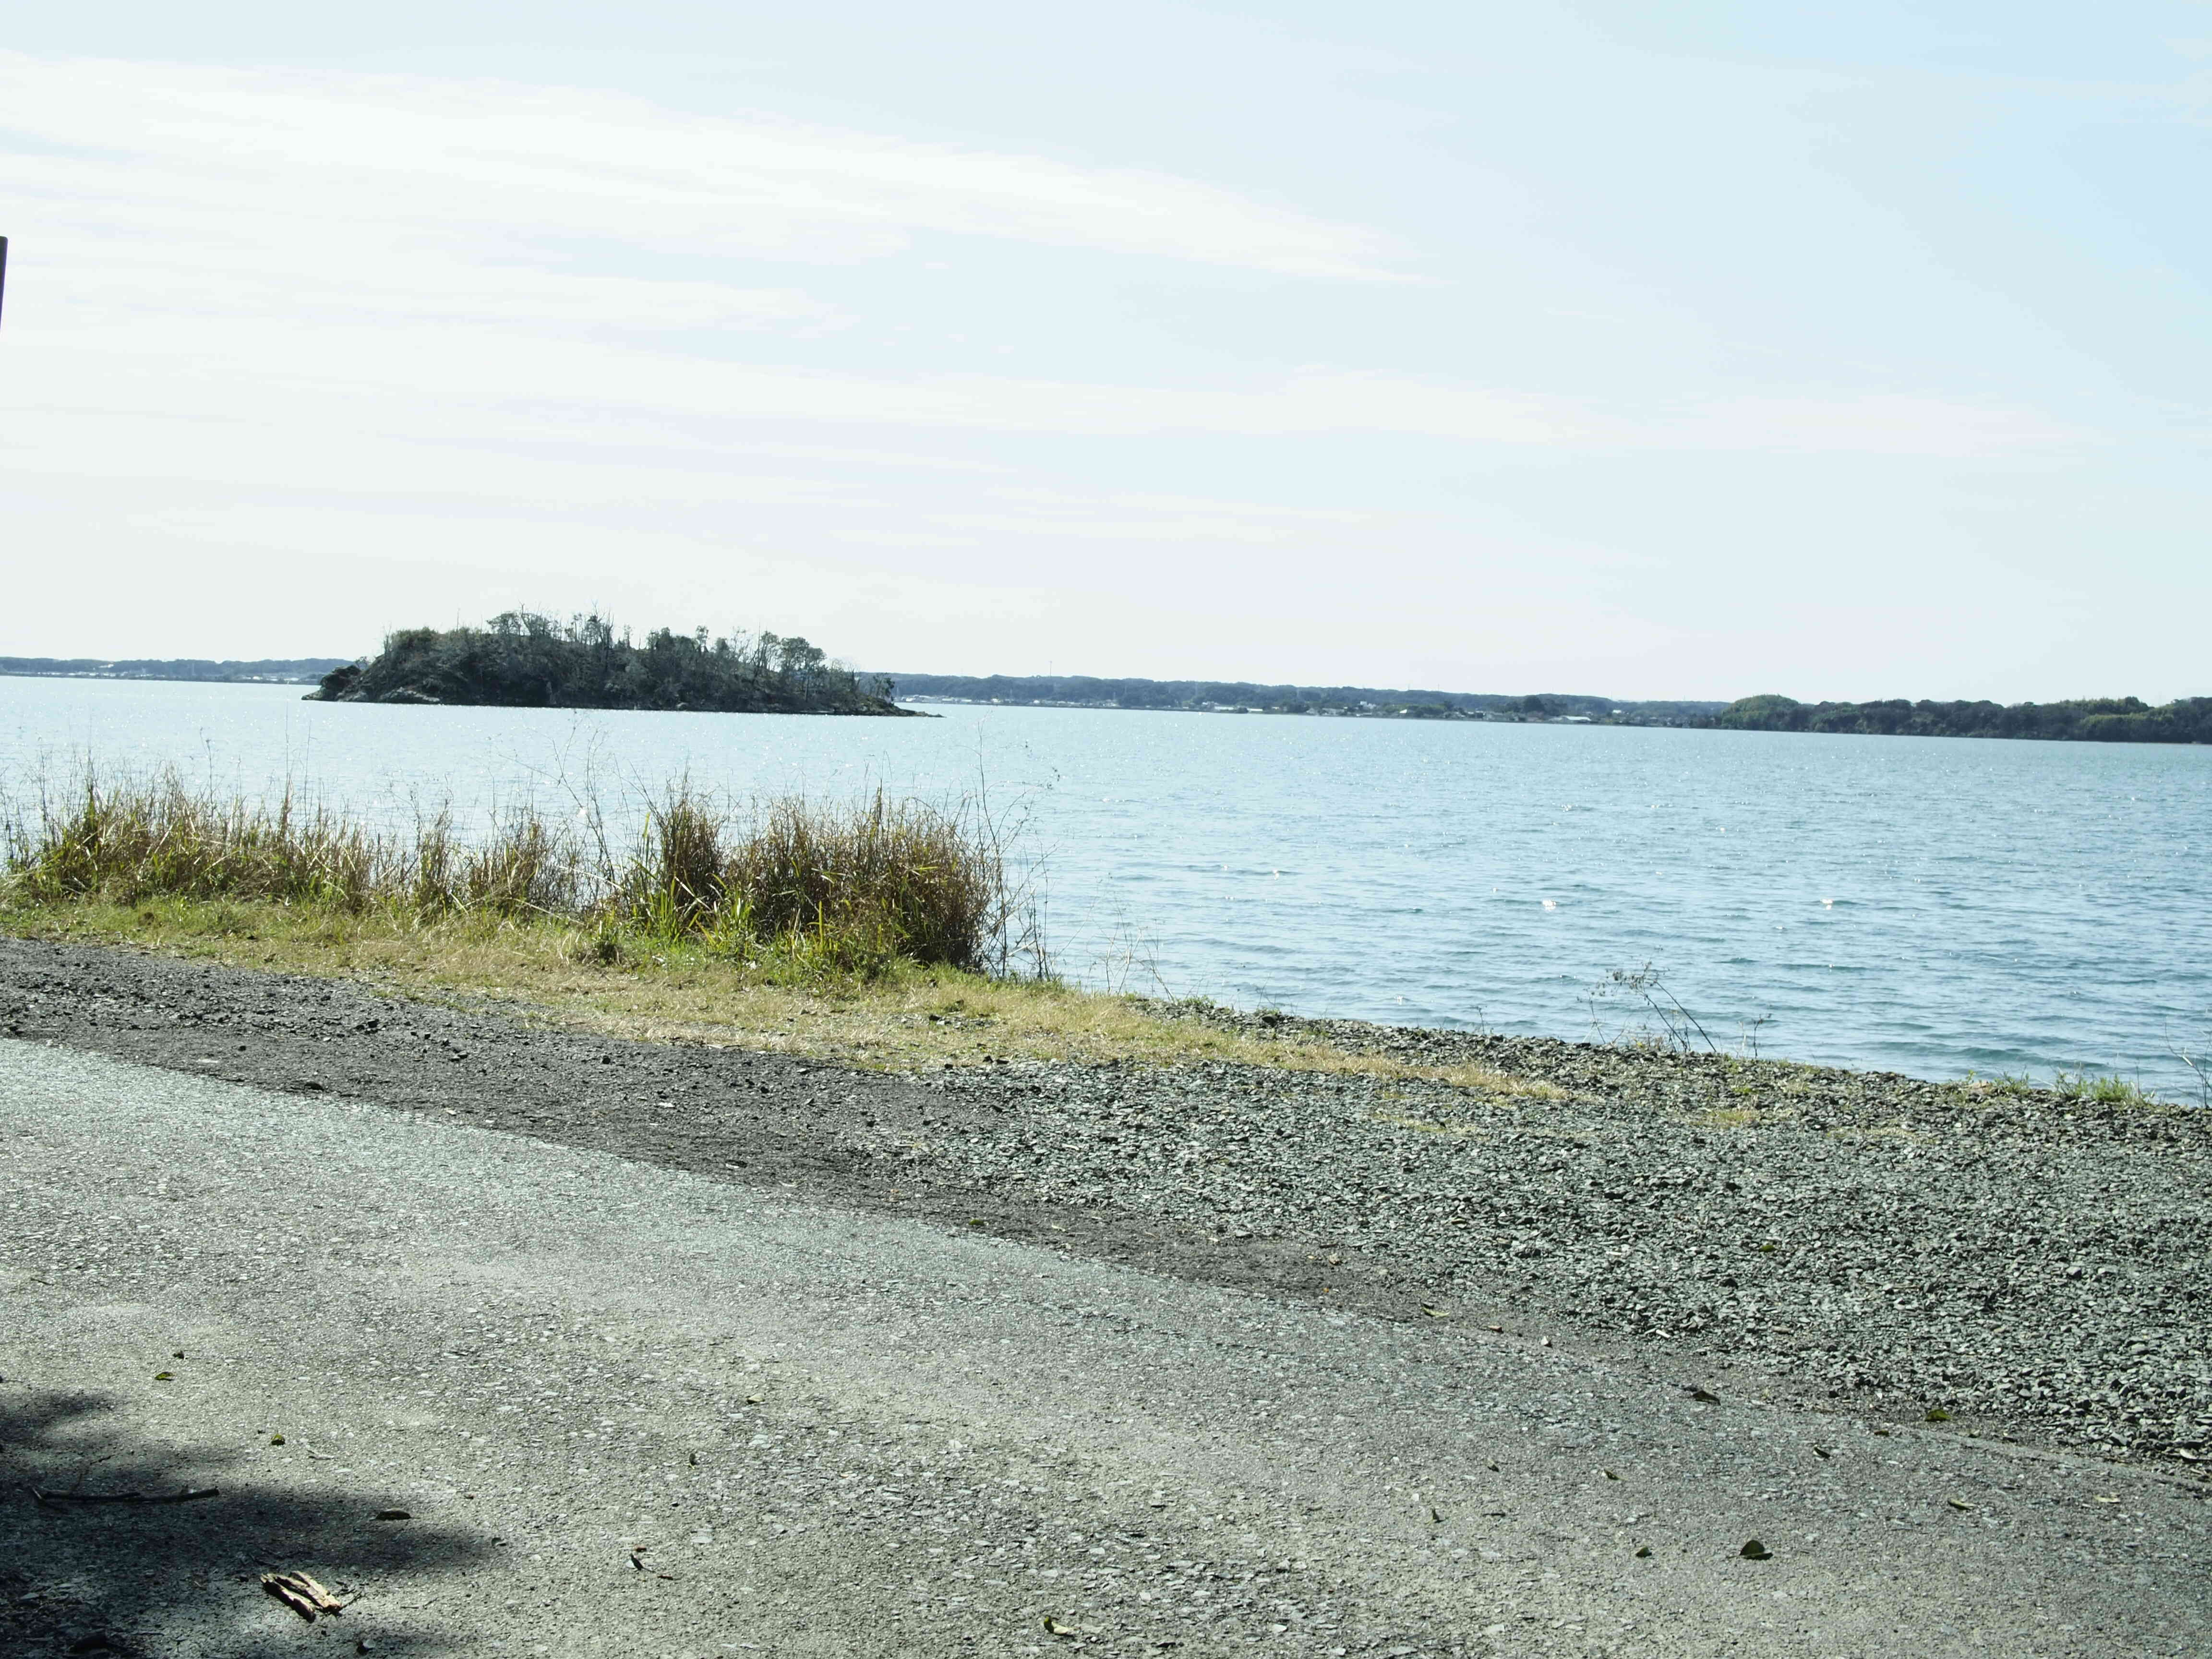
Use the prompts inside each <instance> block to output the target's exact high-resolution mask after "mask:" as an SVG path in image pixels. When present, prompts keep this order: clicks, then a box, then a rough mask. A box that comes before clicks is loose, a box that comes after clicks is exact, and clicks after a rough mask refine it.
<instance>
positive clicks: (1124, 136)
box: [0, 0, 2212, 699]
mask: <svg viewBox="0 0 2212 1659" xmlns="http://www.w3.org/2000/svg"><path fill="white" fill-rule="evenodd" d="M798 12H799V9H796V8H789V7H781V6H780V7H775V8H767V7H752V6H746V5H732V4H714V5H704V4H688V3H676V0H645V3H627V4H624V5H622V6H619V7H617V6H614V5H611V4H599V3H590V4H586V3H570V4H566V5H547V4H542V3H539V4H531V5H513V6H474V7H471V6H465V5H458V6H457V5H451V4H441V5H437V6H431V5H428V4H417V3H411V0H402V3H386V4H382V5H380V6H379V7H377V8H376V9H374V15H355V16H347V17H337V16H334V15H327V9H321V8H301V7H297V6H293V5H285V6H276V5H243V4H222V3H213V4H205V5H201V6H197V7H194V8H191V9H180V8H177V7H174V6H168V5H163V6H153V5H140V4H118V3H100V0H80V3H77V4H76V5H73V6H71V7H70V8H66V9H64V8H54V7H41V8H32V7H28V6H23V5H16V4H7V5H0V19H4V20H5V25H6V27H4V28H3V29H0V233H4V234H9V236H11V237H12V238H13V239H14V244H13V256H12V260H11V269H10V273H9V295H8V305H7V313H6V319H5V323H4V325H0V513H4V514H5V523H6V529H5V537H6V540H5V546H6V547H7V549H8V551H9V562H10V563H11V564H14V565H18V566H21V567H25V568H22V569H19V570H18V571H17V572H16V573H15V574H13V575H11V579H10V586H11V590H12V592H13V594H14V598H15V602H13V603H11V604H10V605H9V606H8V607H7V609H6V611H4V612H0V653H33V652H36V653H80V652H82V653H92V652H109V651H112V652H117V653H160V654H171V653H174V654H185V653H191V654H215V653H222V654H238V655H260V654H290V653H294V652H309V651H325V650H327V651H331V652H333V653H343V652H347V651H352V650H358V649H364V648H368V647H371V646H373V644H374V641H375V638H376V636H377V635H379V634H380V632H381V631H382V630H383V629H386V628H388V627H391V626H396V625H401V624H404V623H411V622H415V621H418V620H429V621H436V622H447V621H451V620H453V619H455V618H471V617H481V616H483V615H484V614H487V613H488V612H489V611H493V610H496V609H499V608H501V607H503V606H505V605H510V604H514V603H532V604H536V605H543V606H546V607H550V608H554V609H568V608H574V607H578V606H581V605H589V604H599V605H604V606H606V607H608V608H609V609H611V611H613V612H614V613H616V614H617V615H618V616H620V617H623V618H624V619H627V620H630V621H633V622H635V623H640V624H647V623H655V622H660V621H669V622H676V623H686V622H690V621H693V620H698V621H704V622H707V623H711V624H714V625H717V626H728V625H739V626H765V627H771V628H775V629H779V630H782V631H799V632H804V633H806V634H808V635H810V636H811V637H814V638H816V639H817V640H819V641H822V642H823V643H824V644H826V645H827V646H829V647H830V648H831V649H832V650H834V651H836V652H839V653H842V654H844V655H846V656H848V657H849V658H851V659H854V660H855V661H857V662H860V663H861V664H863V665H869V666H878V667H898V668H912V669H927V670H935V671H976V672H984V671H1011V672H1027V671H1042V670H1045V669H1047V668H1048V667H1049V668H1054V669H1057V670H1059V671H1062V672H1072V671H1088V672H1097V673H1107V674H1116V673H1140V674H1158V675H1176V676H1180V675H1209V676H1213V675H1218V676H1223V677H1231V676H1236V677H1251V678H1265V679H1271V680H1276V679H1287V680H1302V681H1309V682H1312V681H1331V682H1335V681H1353V682H1361V683H1368V684H1423V685H1440V686H1445V687H1449V688H1452V689H1460V690H1593V691H1603V692H1609V693H1611V694H1613V695H1615V696H1735V695H1740V694H1742V693H1746V692H1749V691H1754V690H1786V691H1790V692H1792V693H1794V694H1796V695H1798V696H1881V695H1906V696H1997V697H2002V698H2006V699H2014V698H2019V697H2027V696H2033V697H2039V698H2049V697H2056V696H2068V695H2077V694H2081V693H2085V692H2092V691H2119V690H2133V691H2136V692H2139V693H2141V694H2142V695H2145V696H2154V697H2160V698H2162V697H2166V696H2174V695H2183V694H2192V693H2203V692H2212V667H2208V664H2212V651H2208V649H2207V647H2206V643H2205V635H2206V625H2205V618H2206V617H2207V616H2208V614H2212V540H2208V535H2207V532H2208V529H2212V512H2208V507H2212V481H2208V477H2207V461H2208V459H2212V414H2208V410H2207V399H2208V393H2207V392H2206V388H2207V387H2208V386H2212V327H2208V320H2212V313H2208V299H2207V289H2206V277H2207V274H2208V268H2212V247H2208V242H2212V229H2208V219H2209V218H2212V216H2208V214H2207V212H2206V201H2205V197H2206V194H2207V191H2206V188H2205V184H2206V179H2207V168H2206V161H2207V159H2208V151H2212V5H2207V4H2201V3H2199V4H2167V5H2134V6H2126V5H2123V6H2113V7H2106V8H2100V9H2097V11H2096V12H2095V13H2094V14H2093V15H2092V14H2091V13H2090V12H2088V11H2087V9H2081V8H2066V9H2060V8H2055V7H2053V8H2045V9H2042V10H2040V11H2038V10H2036V9H2032V8H2031V9H2023V8H2021V7H2018V6H2016V5H2015V6H2002V7H2001V6H1996V5H1987V6H1967V5H1928V6H1914V7H1904V6H1883V5H1880V4H1857V5H1850V6H1842V5H1838V6H1832V7H1817V8H1816V7H1788V6H1775V5H1763V6H1750V5H1741V6H1730V5H1707V6H1695V5H1683V6H1670V7H1666V8H1654V7H1648V6H1638V7H1632V6H1627V5H1596V4H1586V5H1567V6H1556V7H1546V6H1542V5H1535V4H1525V3H1524V4H1515V5H1511V6H1504V5H1499V6H1494V7H1468V6H1451V7H1446V6H1440V5H1437V6H1430V5H1420V6H1416V5H1397V6H1379V7H1378V6H1369V7H1361V8H1350V7H1341V6H1340V7H1329V8H1324V7H1320V6H1289V5H1278V6H1273V7H1270V8H1267V9H1265V10H1264V11H1263V10H1258V9H1245V10H1231V9H1206V8H1199V7H1192V6H1159V5H1147V4H1134V5H1130V4H1124V5H1121V6H1117V7H1114V8H1110V9H1108V8H1097V9H1091V10H1090V11H1088V12H1086V13H1083V14H1077V13H1074V12H1072V11H1066V10H1062V11H1059V12H1055V11H1054V9H1044V8H1037V7H1035V6H1014V5H987V4H964V5H963V4H951V5H938V6H933V7H931V8H928V9H917V8H908V7H890V6H876V5H862V4H854V3H830V4H819V3H817V4H815V5H812V6H811V7H809V8H807V9H805V15H798Z"/></svg>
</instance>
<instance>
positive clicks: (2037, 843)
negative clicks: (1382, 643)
mask: <svg viewBox="0 0 2212 1659" xmlns="http://www.w3.org/2000/svg"><path fill="white" fill-rule="evenodd" d="M937 712H939V713H940V714H942V715H943V716H944V718H942V719H939V720H827V719H816V720H810V719H791V718H779V717H774V716H761V715H729V714H614V713H593V714H572V713H567V712H556V711H540V710H511V709H481V708H375V707H363V706H360V705H346V704H340V705H327V704H317V703H303V702H301V701H299V693H298V691H297V690H295V689H293V688H288V687H259V686H206V685H191V684H127V683H121V682H103V681H62V680H38V679H10V678H0V780H4V787H5V788H6V789H7V791H8V792H9V793H11V794H14V795H16V796H17V797H19V798H20V797H21V794H22V793H23V792H24V789H25V787H27V781H29V780H31V779H33V778H34V777H35V776H37V775H39V774H40V772H41V771H43V772H44V773H45V774H46V775H58V774H62V773H65V772H66V771H67V770H68V769H70V765H71V763H72V762H73V760H74V759H75V758H76V757H82V756H83V755H85V754H87V753H89V754H91V755H93V756H94V757H97V758H99V759H100V760H101V761H102V762H103V763H106V764H108V765H110V766H111V767H114V768H117V769H157V768H160V767H162V766H167V765H174V766H176V767H178V768H179V769H182V770H184V771H185V773H186V774H187V775H190V776H191V777H193V778H195V779H198V780H208V781H214V782H216V783H218V784H220V785H222V786H224V787H244V788H246V789H248V790H252V791H257V792H258V791H263V790H265V789H268V788H270V787H272V786H277V785H281V783H282V781H283V780H284V779H285V778H286V777H288V776H289V777H291V778H293V779H295V780H297V781H301V782H303V783H305V784H306V785H307V786H308V787H311V788H312V789H313V790H314V791H315V792H317V793H320V794H322V795H323V796H325V797H326V798H329V799H334V800H337V801H341V802H343V803H345V804H347V805H350V806H353V807H356V808H357V809H360V810H364V811H374V812H376V813H379V814H381V815H383V816H385V817H387V818H392V819H401V818H404V817H406V816H407V815H409V814H410V812H411V811H413V810H414V809H415V805H416V803H419V802H423V801H435V800H437V799H447V798H450V799H452V800H453V802H454V803H455V804H456V805H459V806H460V807H462V808H464V809H480V808H482V807H483V806H485V805H488V804H489V803H492V802H494V801H497V800H506V801H513V800H515V799H520V798H522V797H524V796H526V795H527V796H532V797H534V799H536V800H537V801H538V803H539V804H540V805H554V804H557V803H560V802H562V801H563V800H564V799H565V795H564V793H563V788H564V785H563V779H564V778H565V779H566V780H567V781H568V783H571V784H574V783H577V782H580V781H584V780H585V779H586V777H587V776H590V777H593V778H595V779H596V781H597V782H598V784H599V787H600V790H601V793H603V794H605V795H606V796H607V797H608V798H609V799H612V797H613V796H614V794H616V793H618V791H619V788H620V786H621V785H622V784H623V782H625V781H641V782H643V783H644V784H646V785H647V786H649V787H655V788H657V787H659V785H660V784H661V783H663V782H664V781H666V780H668V779H671V778H673V777H676V776H678V775H684V774H686V773H688V774H689V775H690V777H691V779H692V781H694V782H695V783H696V784H700V785H702V786H706V787H709V788H712V789H714V790H716V791H718V792H721V793H726V794H728V795H731V796H732V797H738V798H743V797H746V796H750V795H752V794H755V793H765V792H781V791H786V790H793V789H796V790H802V791H805V792H806V793H813V794H817V795H833V794H845V793H853V792H856V791H858V790H860V789H863V788H866V787H872V785H874V784H876V783H878V782H880V783H882V784H883V785H884V786H885V787H889V788H890V789H891V790H893V791H894V792H896V793H921V794H924V795H927V796H931V797H933V798H938V799H949V798H951V797H955V796H957V795H959V794H961V793H963V792H968V791H971V790H973V789H974V787H975V785H976V783H977V781H979V779H980V780H984V781H987V783H988V785H989V787H990V790H991V792H992V795H993V798H994V801H995V802H997V803H999V804H1000V805H1018V807H1019V808H1020V809H1021V810H1022V811H1024V812H1025V814H1026V816H1027V818H1028V821H1029V827H1028V829H1027V832H1026V837H1025V845H1026V846H1027V848H1028V849H1029V851H1030V853H1031V854H1034V855H1036V856H1037V857H1038V858H1040V859H1041V860H1042V866H1043V870H1044V880H1045V885H1046V890H1047V891H1048V895H1049V901H1050V920H1051V932H1052V939H1053V943H1054V951H1055V955H1056V957H1057V959H1058V965H1059V966H1060V969H1061V970H1062V971H1063V972H1067V973H1070V974H1072V975H1076V976H1079V977H1083V978H1085V979H1087V980H1089V981H1092V982H1094V983H1096V982H1105V983H1111V984H1115V985H1117V986H1118V985H1121V984H1124V983H1126V984H1127V985H1128V986H1129V987H1131V988H1140V989H1153V988H1157V985H1164V987H1166V988H1168V989H1170V990H1171V991H1173V992H1174V993H1176V994H1206V995H1210V996H1217V997H1220V998H1222V999H1224V1000H1231V1001H1235V1002H1238V1003H1242V1004H1245V1005H1248V1006H1249V1005H1255V1004H1263V1003H1272V1004H1274V1005H1277V1006H1281V1007H1284V1008H1286V1009H1291V1010H1293V1011H1297V1012H1314V1013H1333V1014H1349V1015H1358V1016H1362V1017H1366V1018H1380V1019H1389V1020H1395V1021H1402V1022H1407V1023H1413V1024H1432V1025H1484V1026H1487V1027H1489V1028H1491V1029H1493V1030H1503V1031H1513V1032H1534V1033H1545V1034H1549V1035H1554V1036H1589V1035H1591V1034H1592V1032H1593V1030H1594V1029H1595V1030H1598V1031H1599V1032H1600V1033H1601V1034H1602V1035H1606V1036H1612V1035H1614V1034H1616V1033H1618V1032H1619V1031H1620V1030H1621V1029H1622V1028H1623V1027H1624V1026H1625V1025H1626V1026H1633V1025H1634V1024H1637V1023H1638V1012H1637V1009H1636V1008H1635V1006H1632V999H1627V998H1623V997H1620V996H1617V995H1616V996H1614V997H1611V998H1606V999H1601V1000H1598V1001H1597V1002H1596V1003H1595V1004H1593V1003H1592V1002H1591V1000H1589V993H1590V990H1591V987H1593V986H1594V985H1595V984H1596V983H1597V982H1598V981H1601V980H1603V979H1604V978H1605V977H1606V976H1607V974H1608V973H1609V971H1610V970H1612V969H1616V968H1626V969H1635V968H1638V967H1641V966H1642V965H1643V964H1644V963H1651V964H1653V965H1655V966H1656V968H1657V969H1659V970H1660V971H1661V973H1662V975H1663V976H1664V981H1665V984H1666V986H1667V987H1668V989H1669V990H1670V991H1671V992H1672V993H1673V994H1674V995H1675V996H1677V997H1679V998H1680V1000H1681V1001H1682V1002H1683V1003H1684V1004H1685V1005H1686V1006H1687V1007H1688V1008H1689V1009H1690V1010H1691V1011H1692V1012H1694V1013H1695V1014H1696V1015H1697V1017H1698V1018H1699V1020H1700V1021H1701V1022H1702V1024H1704V1026H1705V1029H1706V1030H1708V1031H1709V1032H1710V1033H1711V1036H1712V1038H1713V1040H1714V1041H1715V1042H1717V1043H1719V1044H1720V1045H1721V1046H1723V1047H1735V1046H1737V1045H1739V1044H1741V1043H1742V1042H1745V1041H1746V1040H1747V1035H1748V1036H1752V1037H1753V1039H1754V1040H1755V1041H1756V1042H1757V1043H1758V1044H1759V1048H1760V1049H1761V1051H1762V1052H1765V1053H1767V1054H1785V1055H1789V1056H1791V1057H1794V1058H1797V1059H1804V1060H1823V1061H1828V1062H1832V1063H1836V1064H1841V1065H1847V1066H1870V1067H1882V1068H1890V1069H1895V1070H1899V1071H1905V1072H1910V1073H1918V1074H1921V1075H1924V1076H1928V1077H1936V1078H1946V1077H1955V1076H1958V1075H1960V1073H1966V1072H1968V1071H1980V1072H1982V1073H1995V1072H2014V1073H2017V1072H2030V1073H2035V1074H2036V1075H2037V1076H2039V1077H2048V1076H2049V1075H2050V1074H2051V1073H2053V1072H2055V1071H2057V1070H2060V1069H2065V1070H2069V1071H2071V1070H2079V1069H2085V1068H2086V1069H2091V1070H2096V1071H2110V1072H2117V1073H2121V1074H2123V1075H2125V1076H2129V1077H2133V1078H2138V1079H2141V1080H2142V1082H2143V1083H2144V1084H2145V1085H2147V1086H2150V1087H2154V1088H2156V1089H2158V1090H2159V1091H2161V1092H2164V1093H2167V1094H2170V1095H2172V1096H2174V1097H2185V1098H2191V1099H2194V1098H2196V1097H2197V1085H2196V1080H2195V1079H2194V1077H2193V1076H2192V1074H2191V1073H2190V1072H2189V1071H2188V1070H2187V1069H2186V1068H2185V1066H2182V1065H2181V1063H2180V1062H2179V1060H2176V1059H2175V1058H2174V1056H2173V1054H2172V1049H2173V1048H2175V1047H2177V1046H2179V1048H2183V1049H2185V1050H2187V1051H2189V1052H2191V1053H2195V1054H2199V1055H2200V1056H2201V1055H2203V1053H2204V1051H2205V1050H2207V1049H2208V1048H2212V749H2203V748H2194V749H2192V748H2179V747H2165V746H2152V745H2140V746H2139V745H2121V744H2112V745H2091V744H2033V743H1992V742H1981V741H1969V740H1965V739H1956V740H1954V739H1943V738H1839V737H1801V736H1794V735H1790V734H1785V733H1778V732H1672V731H1658V730H1644V729H1637V728H1614V727H1589V726H1488V725H1477V724H1468V725H1456V724H1455V725H1430V724H1425V723H1419V722H1413V721H1395V720H1392V721H1383V720H1361V721H1352V720H1313V719H1297V718H1282V717H1268V716H1243V717H1238V716H1230V715H1203V714H1139V713H1119V712H1109V711H1092V710H1082V709H1031V708H959V707H945V708H939V710H938V711H937ZM1154 975H1157V985H1156V981H1155V979H1154Z"/></svg>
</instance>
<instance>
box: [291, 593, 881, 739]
mask: <svg viewBox="0 0 2212 1659" xmlns="http://www.w3.org/2000/svg"><path fill="white" fill-rule="evenodd" d="M307 701H308V702H386V703H447V704H463V705H476V706H479V707H493V708H632V709H653V710H663V711H677V710H690V711H696V712H699V713H705V714H896V715H908V714H915V713H917V711H916V710H914V709H908V708H899V707H898V706H897V705H896V704H895V703H894V702H891V700H890V683H889V682H888V681H886V680H884V679H881V678H877V679H874V680H872V681H871V682H869V683H867V684H863V683H862V682H861V679H860V676H859V675H857V674H855V673H854V671H852V670H851V669H849V668H846V667H843V666H842V665H839V664H836V663H833V662H831V661H830V660H829V658H828V657H827V656H825V655H824V654H823V652H822V650H821V648H820V647H817V646H814V645H810V644H808V643H807V641H805V640H803V639H800V638H799V637H798V636H796V635H792V636H789V637H786V636H784V635H777V634H767V633H763V634H757V635H739V636H738V637H737V638H735V639H714V640H710V639H708V636H707V630H706V629H703V628H702V629H697V630H696V632H694V633H690V634H678V633H676V632H674V631H672V630H671V629H665V628H657V629H653V631H652V632H651V633H649V634H647V635H646V636H645V642H644V643H643V644H641V645H639V644H633V643H632V642H631V641H630V637H629V633H628V631H627V630H623V631H622V632H619V633H618V632H617V630H616V629H615V627H614V625H613V624H612V623H610V622H608V621H607V620H606V619H605V617H600V616H598V615H596V614H595V615H592V616H586V617H575V618H574V619H572V620H571V621H568V622H566V623H563V622H561V621H558V620H556V618H554V617H542V616H539V615H538V614H537V613H535V612H533V611H507V612H505V613H504V614H502V615H501V616H497V617H493V618H492V619H491V621H490V622H489V623H487V624H486V625H485V626H483V628H453V629H435V628H410V629H404V630H402V631H401V632H399V633H397V634H393V635H390V636H389V637H387V638H386V640H385V641H384V649H383V650H381V651H380V652H379V653H377V654H376V655H375V656H374V657H372V658H370V659H367V660H366V661H362V662H349V663H344V664H342V665H339V666H338V667H337V668H334V669H332V670H331V671H330V672H329V673H327V674H325V675H324V676H323V678H322V682H321V684H319V685H317V686H316V688H315V689H314V690H313V691H311V692H309V693H308V694H307Z"/></svg>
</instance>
